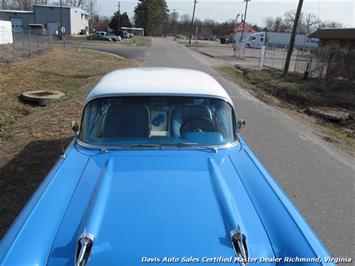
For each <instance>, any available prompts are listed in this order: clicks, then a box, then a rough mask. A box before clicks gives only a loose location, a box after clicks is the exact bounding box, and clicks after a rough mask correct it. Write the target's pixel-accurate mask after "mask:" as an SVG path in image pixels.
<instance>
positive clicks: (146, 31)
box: [144, 0, 150, 36]
mask: <svg viewBox="0 0 355 266" xmlns="http://www.w3.org/2000/svg"><path fill="white" fill-rule="evenodd" d="M148 11H149V8H148V0H145V12H144V35H145V36H148V34H149V32H148ZM149 30H150V29H149Z"/></svg>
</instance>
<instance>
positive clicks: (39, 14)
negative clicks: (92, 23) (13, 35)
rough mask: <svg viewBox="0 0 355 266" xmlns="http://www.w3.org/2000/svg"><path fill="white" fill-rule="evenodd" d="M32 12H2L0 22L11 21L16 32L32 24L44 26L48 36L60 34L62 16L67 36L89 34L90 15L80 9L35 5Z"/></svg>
mask: <svg viewBox="0 0 355 266" xmlns="http://www.w3.org/2000/svg"><path fill="white" fill-rule="evenodd" d="M32 9H33V10H32V11H24V10H0V20H7V21H11V23H12V30H13V31H14V32H22V31H25V30H26V29H28V26H29V25H30V24H42V25H43V26H44V28H45V29H46V30H47V32H48V34H51V35H53V34H58V32H59V28H60V21H61V16H62V25H63V27H64V29H65V34H70V35H71V34H87V33H88V31H89V14H88V13H87V12H86V11H85V10H83V9H82V8H79V7H69V6H63V7H62V8H60V6H55V5H33V7H32Z"/></svg>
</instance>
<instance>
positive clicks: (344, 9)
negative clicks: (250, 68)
mask: <svg viewBox="0 0 355 266" xmlns="http://www.w3.org/2000/svg"><path fill="white" fill-rule="evenodd" d="M166 2H167V4H168V8H169V9H170V11H173V9H175V10H176V12H178V13H179V15H182V14H189V15H191V14H192V8H193V0H166ZM297 3H298V0H280V1H275V0H251V1H250V2H249V7H248V13H247V19H246V20H247V22H249V23H252V24H258V25H260V26H262V25H263V19H264V18H265V17H270V16H271V17H276V16H283V14H284V13H286V12H287V11H288V10H291V9H294V10H295V9H296V8H297ZM136 4H137V1H136V0H122V1H120V6H121V12H127V13H128V16H129V17H130V18H132V17H133V15H134V13H133V10H134V7H135V6H136ZM97 7H98V11H99V15H100V16H107V17H110V16H112V14H113V12H114V11H116V10H117V9H118V0H97ZM244 7H245V3H244V2H243V0H198V4H197V6H196V17H197V18H199V19H202V20H203V19H207V18H208V19H213V20H216V21H219V22H223V21H226V20H231V19H234V18H235V17H236V15H237V14H238V13H241V14H242V13H244ZM302 11H303V12H304V13H306V14H307V13H314V14H316V15H317V16H318V17H320V19H321V20H322V21H335V22H340V23H342V24H343V25H344V26H346V27H355V0H338V1H337V0H304V4H303V9H302ZM239 19H240V18H239Z"/></svg>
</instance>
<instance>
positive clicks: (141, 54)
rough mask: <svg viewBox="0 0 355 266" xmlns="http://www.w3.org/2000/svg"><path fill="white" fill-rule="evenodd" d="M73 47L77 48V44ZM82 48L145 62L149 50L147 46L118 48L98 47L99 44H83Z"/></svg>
mask: <svg viewBox="0 0 355 266" xmlns="http://www.w3.org/2000/svg"><path fill="white" fill-rule="evenodd" d="M72 46H77V45H76V44H74V45H72ZM81 47H82V48H85V49H94V50H98V51H102V52H107V53H111V54H115V55H119V56H122V57H126V58H130V59H134V60H138V61H143V60H144V59H145V55H146V53H147V50H148V49H149V48H148V47H146V46H118V45H106V44H103V45H97V44H82V46H81Z"/></svg>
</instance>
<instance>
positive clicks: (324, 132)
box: [217, 67, 355, 157]
mask: <svg viewBox="0 0 355 266" xmlns="http://www.w3.org/2000/svg"><path fill="white" fill-rule="evenodd" d="M217 70H218V71H219V73H220V74H221V75H222V76H224V77H226V78H228V79H229V80H231V81H233V82H235V83H236V84H238V85H240V86H241V87H243V88H245V89H247V90H248V91H249V92H250V93H251V94H253V95H254V96H256V97H257V98H259V99H260V100H262V101H264V102H267V103H268V104H271V105H275V106H278V107H282V108H283V110H285V111H286V112H287V113H288V114H289V115H291V116H293V117H295V118H297V119H299V120H301V121H302V122H303V123H307V124H308V125H309V126H310V127H311V128H312V129H313V131H314V132H315V133H316V134H317V135H319V136H321V137H322V138H323V139H324V140H326V141H329V142H332V143H334V144H335V145H337V146H339V147H340V148H341V149H342V150H343V151H345V152H346V153H348V154H349V155H351V156H353V157H355V138H354V137H352V136H351V135H349V134H348V133H347V131H346V128H345V129H344V128H342V127H340V126H338V125H336V124H334V123H330V122H326V121H323V120H322V119H318V118H315V117H310V116H308V115H307V114H305V113H303V112H299V111H298V110H300V109H299V106H297V105H295V102H297V101H286V100H285V98H284V97H280V95H277V94H275V93H274V92H273V91H271V90H272V89H274V90H275V89H277V88H279V89H280V90H281V89H285V88H286V89H287V91H288V92H289V93H291V92H294V95H293V97H294V99H296V96H299V97H301V96H302V95H303V94H302V93H303V92H300V91H299V90H298V89H297V88H298V86H299V84H293V83H292V82H290V81H287V80H286V81H285V82H278V83H276V84H274V86H271V85H270V86H269V87H264V86H265V84H270V83H272V82H275V81H274V80H275V79H277V77H274V76H272V75H271V74H265V73H264V72H261V71H258V70H255V71H251V72H249V73H247V74H243V73H242V72H240V71H238V70H237V69H235V68H233V67H221V68H218V69H217ZM246 75H247V76H248V77H246ZM260 84H262V86H260ZM304 97H309V96H308V95H306V96H304Z"/></svg>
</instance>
